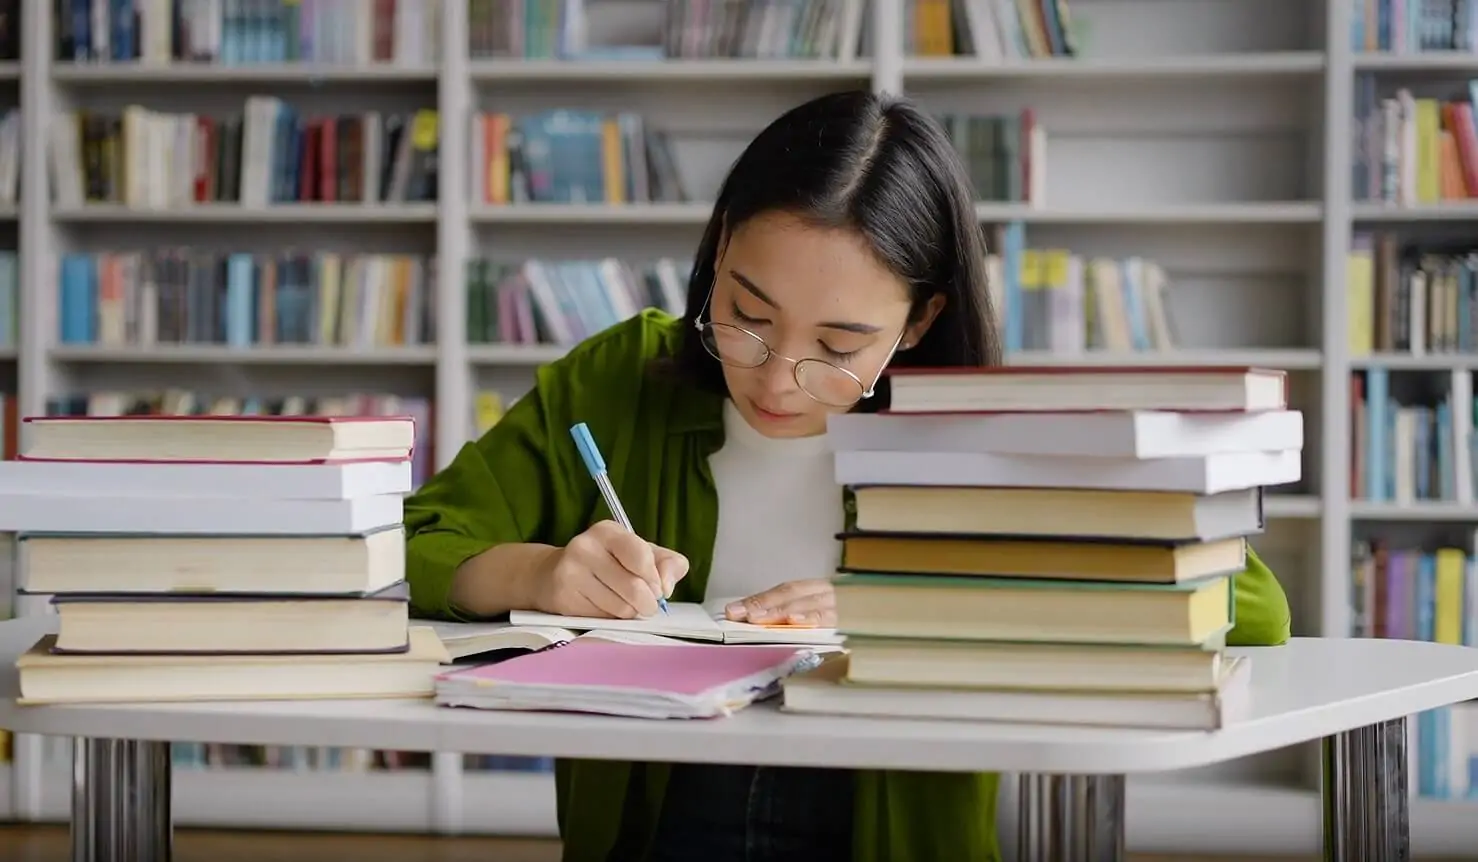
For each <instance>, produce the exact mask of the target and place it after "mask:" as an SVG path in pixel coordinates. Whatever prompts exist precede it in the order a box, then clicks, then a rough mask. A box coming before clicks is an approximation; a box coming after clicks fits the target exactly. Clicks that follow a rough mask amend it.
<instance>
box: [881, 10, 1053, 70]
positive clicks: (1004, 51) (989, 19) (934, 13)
mask: <svg viewBox="0 0 1478 862" xmlns="http://www.w3.org/2000/svg"><path fill="white" fill-rule="evenodd" d="M904 9H905V15H906V16H907V18H906V20H907V21H908V24H909V25H910V26H909V27H908V29H907V30H906V31H905V34H906V35H905V38H906V41H905V42H904V51H905V52H906V53H908V54H909V55H911V56H917V57H950V56H975V57H979V58H980V59H982V60H986V61H998V62H999V61H1004V60H1021V59H1041V58H1045V57H1072V56H1075V55H1076V54H1077V53H1078V52H1079V42H1080V41H1081V34H1080V33H1079V32H1078V30H1077V28H1075V27H1074V26H1073V19H1072V13H1071V11H1070V10H1069V6H1068V0H908V2H907V3H906V4H905V6H904Z"/></svg>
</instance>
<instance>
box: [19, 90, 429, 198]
mask: <svg viewBox="0 0 1478 862" xmlns="http://www.w3.org/2000/svg"><path fill="white" fill-rule="evenodd" d="M53 122H54V125H53V126H52V130H51V134H50V135H49V139H50V142H51V144H52V146H51V147H50V149H49V151H48V158H49V160H50V162H51V175H52V179H51V184H50V185H51V194H52V201H53V202H54V203H56V204H59V205H62V206H73V207H75V206H81V205H83V204H84V203H114V204H123V205H125V206H129V207H135V208H145V209H165V208H179V207H185V206H189V205H191V204H200V203H237V204H240V205H242V206H244V207H265V206H268V205H270V204H282V203H304V202H318V203H356V204H368V203H405V202H415V201H435V200H436V199H437V166H436V162H437V145H438V141H439V134H440V132H439V126H440V123H439V118H438V115H437V112H436V111H434V110H422V111H415V112H408V113H404V114H397V113H381V112H379V111H366V112H362V113H354V114H338V115H325V116H304V115H300V114H299V113H298V112H297V111H296V110H295V109H293V108H292V107H290V106H289V105H288V104H287V103H286V102H284V101H283V100H282V99H279V98H277V97H275V96H251V97H249V98H247V100H246V102H245V105H244V107H243V109H242V112H241V114H240V115H237V116H227V117H213V116H208V115H206V114H199V113H165V112H160V111H154V110H150V109H148V108H145V107H141V106H139V105H130V106H128V107H126V108H124V109H123V111H122V113H121V114H119V115H112V114H101V113H94V112H90V111H83V112H77V113H70V112H64V113H61V114H58V115H57V116H56V117H55V118H54V120H53ZM3 156H4V150H3V149H0V169H3V166H4V162H3Z"/></svg>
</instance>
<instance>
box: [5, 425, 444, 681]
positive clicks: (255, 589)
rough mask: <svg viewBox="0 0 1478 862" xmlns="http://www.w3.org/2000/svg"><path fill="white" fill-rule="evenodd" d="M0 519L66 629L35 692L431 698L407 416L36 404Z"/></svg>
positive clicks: (33, 662) (28, 580) (46, 644)
mask: <svg viewBox="0 0 1478 862" xmlns="http://www.w3.org/2000/svg"><path fill="white" fill-rule="evenodd" d="M22 425H23V432H24V433H23V441H22V446H21V457H20V459H19V460H17V461H13V462H8V463H5V464H0V530H3V531H11V532H15V533H17V534H18V536H17V539H18V549H19V559H20V566H19V569H20V578H21V589H20V590H19V592H20V593H21V595H22V596H23V597H25V598H27V600H28V601H36V599H30V598H29V597H31V596H36V597H39V598H40V599H42V600H45V599H49V602H48V603H47V605H46V606H45V607H44V608H43V609H42V610H47V609H49V610H51V611H54V612H55V614H56V616H57V620H56V625H55V633H48V634H46V635H44V636H42V637H41V638H40V639H39V640H38V641H37V642H36V643H35V644H34V645H33V646H32V647H31V649H30V650H29V651H28V652H26V653H25V654H23V655H22V656H21V657H20V659H19V660H18V661H17V667H18V669H19V675H20V693H21V701H22V702H25V703H71V702H80V701H90V702H104V701H180V700H237V699H245V700H266V699H284V698H325V697H429V696H430V695H431V693H432V690H433V685H432V678H433V677H434V675H435V673H436V672H437V670H438V669H439V667H438V666H439V665H440V664H442V663H443V662H445V661H447V660H448V658H447V654H446V650H445V648H444V647H443V646H442V645H441V642H440V640H438V639H437V637H436V635H435V633H434V632H433V631H432V630H431V629H430V628H427V627H419V626H418V627H412V626H411V625H410V618H409V594H408V591H407V589H406V584H405V537H404V530H403V526H402V516H403V507H402V504H403V498H404V495H405V494H406V493H407V492H409V491H410V490H411V460H410V455H411V446H412V440H413V437H414V431H415V429H414V422H413V421H412V420H411V419H409V418H404V417H388V418H387V417H364V418H357V417H355V418H348V417H332V418H330V417H312V416H281V417H276V416H273V417H266V416H183V417H166V416H119V417H32V418H28V419H26V420H25V421H24V422H23V423H22Z"/></svg>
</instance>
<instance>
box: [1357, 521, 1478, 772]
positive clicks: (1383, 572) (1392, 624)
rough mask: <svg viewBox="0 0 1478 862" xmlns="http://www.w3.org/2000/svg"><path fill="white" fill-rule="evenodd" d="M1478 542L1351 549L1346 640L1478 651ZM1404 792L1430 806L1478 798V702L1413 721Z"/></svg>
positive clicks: (1369, 544) (1361, 543) (1375, 543)
mask: <svg viewBox="0 0 1478 862" xmlns="http://www.w3.org/2000/svg"><path fill="white" fill-rule="evenodd" d="M1475 548H1478V539H1475V540H1472V541H1469V542H1468V546H1467V547H1459V546H1445V547H1438V548H1436V549H1435V550H1433V549H1426V548H1412V547H1402V546H1400V545H1399V544H1397V543H1394V542H1391V541H1388V540H1385V539H1379V538H1377V539H1357V540H1356V541H1354V542H1353V543H1352V544H1351V553H1350V570H1351V579H1350V580H1351V590H1350V592H1351V613H1352V625H1351V635H1353V636H1354V637H1367V638H1370V637H1373V638H1397V639H1401V640H1422V641H1434V642H1437V643H1446V644H1462V645H1466V646H1478V556H1475V551H1474V549H1475ZM1407 733H1408V735H1410V736H1413V737H1414V742H1415V745H1414V746H1412V748H1413V757H1412V759H1411V771H1412V773H1413V775H1412V780H1410V781H1409V786H1410V787H1411V788H1412V789H1413V790H1414V791H1415V793H1416V794H1417V795H1418V796H1421V797H1425V798H1429V799H1462V798H1478V702H1472V703H1462V704H1456V705H1454V706H1450V707H1444V708H1441V709H1434V710H1429V711H1427V712H1423V713H1419V714H1418V715H1417V716H1416V717H1415V720H1414V721H1412V722H1411V723H1410V725H1409V726H1408V729H1407Z"/></svg>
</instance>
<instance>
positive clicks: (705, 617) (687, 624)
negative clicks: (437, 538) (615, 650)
mask: <svg viewBox="0 0 1478 862" xmlns="http://www.w3.org/2000/svg"><path fill="white" fill-rule="evenodd" d="M508 620H509V622H511V623H513V624H514V625H516V626H558V627H560V628H567V629H576V630H580V631H591V630H600V631H612V632H643V633H646V634H653V635H667V636H668V637H674V638H689V639H691V640H712V641H717V640H721V639H722V637H723V635H722V633H721V632H720V630H719V626H718V623H717V622H716V621H715V620H714V619H713V617H711V616H709V614H708V612H707V611H706V610H704V609H703V606H702V605H697V604H693V603H690V602H668V603H667V613H666V614H663V613H661V612H658V613H657V614H656V615H654V616H650V617H647V618H646V619H640V620H613V619H605V618H602V617H569V616H562V615H559V614H546V613H542V612H540V611H514V612H513V613H511V614H509V616H508Z"/></svg>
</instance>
